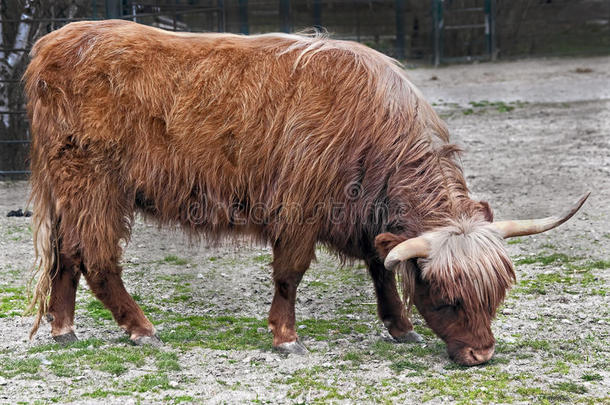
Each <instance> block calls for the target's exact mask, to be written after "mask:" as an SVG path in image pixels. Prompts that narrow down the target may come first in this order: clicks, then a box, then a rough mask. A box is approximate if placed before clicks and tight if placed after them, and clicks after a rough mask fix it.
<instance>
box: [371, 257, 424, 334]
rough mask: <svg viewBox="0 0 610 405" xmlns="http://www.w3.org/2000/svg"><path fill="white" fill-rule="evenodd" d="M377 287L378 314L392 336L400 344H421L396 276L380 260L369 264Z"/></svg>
mask: <svg viewBox="0 0 610 405" xmlns="http://www.w3.org/2000/svg"><path fill="white" fill-rule="evenodd" d="M367 265H368V268H369V274H370V275H371V278H372V279H373V284H374V285H375V294H376V295H377V313H378V314H379V319H381V321H382V322H383V324H384V325H385V327H386V328H387V329H388V332H389V333H390V335H391V336H392V337H393V338H394V339H395V340H396V341H398V342H421V341H423V339H422V337H421V336H420V335H419V334H417V333H416V332H415V331H414V330H413V324H412V323H411V321H410V320H409V318H408V317H407V311H406V310H405V306H404V304H403V302H402V300H401V299H400V295H398V290H397V289H396V276H395V275H394V272H391V271H388V270H387V269H386V268H385V267H384V266H383V263H382V262H380V261H378V260H376V259H375V260H371V261H368V262H367Z"/></svg>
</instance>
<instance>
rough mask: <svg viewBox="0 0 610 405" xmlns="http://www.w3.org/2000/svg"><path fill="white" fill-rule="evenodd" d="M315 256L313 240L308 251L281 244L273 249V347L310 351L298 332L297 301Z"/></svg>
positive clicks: (283, 351) (291, 350) (293, 351)
mask: <svg viewBox="0 0 610 405" xmlns="http://www.w3.org/2000/svg"><path fill="white" fill-rule="evenodd" d="M313 256H314V253H313V244H312V247H311V249H310V251H308V252H307V253H305V254H303V253H302V252H295V251H294V250H292V249H287V248H285V247H281V246H276V247H274V249H273V281H274V283H275V294H274V295H273V301H272V303H271V310H270V311H269V329H271V332H272V333H273V348H274V349H275V350H277V351H279V352H282V353H295V354H305V353H307V349H306V348H305V346H303V344H302V343H301V342H299V338H298V335H297V332H296V327H295V326H296V319H295V314H294V305H295V301H296V295H297V287H298V285H299V283H300V281H301V279H302V278H303V274H304V273H305V271H306V270H307V268H308V267H309V264H310V263H311V260H312V259H313Z"/></svg>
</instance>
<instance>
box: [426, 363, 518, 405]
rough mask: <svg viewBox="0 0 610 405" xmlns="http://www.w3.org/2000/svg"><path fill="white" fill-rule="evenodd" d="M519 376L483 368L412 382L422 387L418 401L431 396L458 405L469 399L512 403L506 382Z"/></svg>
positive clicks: (468, 401)
mask: <svg viewBox="0 0 610 405" xmlns="http://www.w3.org/2000/svg"><path fill="white" fill-rule="evenodd" d="M523 379H524V376H522V375H519V374H517V375H515V374H512V373H507V372H504V371H500V370H499V369H498V368H496V367H487V368H485V369H482V370H481V371H480V372H478V373H472V372H469V371H456V372H454V373H452V374H450V375H448V376H442V377H433V378H427V379H425V380H424V381H422V382H420V383H418V384H416V387H417V388H419V389H421V390H423V391H424V393H423V395H422V397H421V401H422V402H426V401H429V400H432V399H434V398H438V397H439V396H442V397H449V399H452V400H453V401H455V402H456V403H458V404H470V403H473V402H496V403H497V402H500V403H507V402H512V396H511V394H510V392H509V389H508V388H509V384H510V383H511V382H513V381H521V380H523Z"/></svg>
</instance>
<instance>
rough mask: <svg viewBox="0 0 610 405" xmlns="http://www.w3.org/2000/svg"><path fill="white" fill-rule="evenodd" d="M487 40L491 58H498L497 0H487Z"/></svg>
mask: <svg viewBox="0 0 610 405" xmlns="http://www.w3.org/2000/svg"><path fill="white" fill-rule="evenodd" d="M485 42H486V44H487V52H488V53H489V57H490V59H491V60H496V0H485Z"/></svg>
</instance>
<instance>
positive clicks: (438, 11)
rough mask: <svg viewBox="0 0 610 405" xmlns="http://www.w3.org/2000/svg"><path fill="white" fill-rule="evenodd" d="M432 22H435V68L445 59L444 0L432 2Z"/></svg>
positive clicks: (433, 0)
mask: <svg viewBox="0 0 610 405" xmlns="http://www.w3.org/2000/svg"><path fill="white" fill-rule="evenodd" d="M432 20H433V22H434V66H438V65H440V63H441V60H442V58H443V27H444V21H443V0H432Z"/></svg>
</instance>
